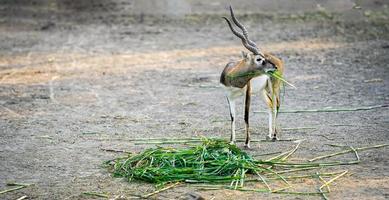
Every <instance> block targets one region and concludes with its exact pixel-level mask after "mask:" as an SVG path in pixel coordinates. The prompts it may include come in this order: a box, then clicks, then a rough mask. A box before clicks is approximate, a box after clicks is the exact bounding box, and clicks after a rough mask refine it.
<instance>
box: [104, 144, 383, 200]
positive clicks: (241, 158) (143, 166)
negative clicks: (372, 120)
mask: <svg viewBox="0 0 389 200" xmlns="http://www.w3.org/2000/svg"><path fill="white" fill-rule="evenodd" d="M198 140H200V139H198ZM201 140H202V142H201V143H200V144H199V143H196V142H197V140H195V139H191V140H190V141H188V144H191V146H189V147H187V148H180V149H178V148H172V147H156V148H149V149H146V150H145V151H143V152H141V153H139V154H128V156H126V157H121V158H117V159H114V160H111V161H107V162H106V164H107V166H108V168H109V169H110V171H111V172H112V173H113V175H114V177H124V178H126V179H127V180H128V181H133V180H140V181H145V182H149V183H154V184H156V185H157V186H160V187H161V186H164V185H166V184H170V183H173V184H174V186H176V185H178V184H181V183H187V184H194V186H195V187H197V188H198V189H202V190H211V189H233V190H241V191H250V192H269V193H287V194H296V195H321V196H323V197H325V198H326V194H327V193H329V187H330V184H331V183H332V182H334V181H335V180H337V179H338V178H340V177H342V176H344V175H345V174H347V173H348V171H347V170H342V171H339V170H338V171H329V169H330V168H331V167H334V166H340V165H351V164H357V163H359V162H360V159H359V156H358V157H357V158H358V159H357V160H356V161H333V162H312V161H313V160H318V159H322V158H326V156H321V157H318V158H314V159H313V160H312V159H311V160H307V161H303V162H289V161H288V159H289V158H290V157H291V156H292V155H293V154H294V153H295V152H296V150H297V149H298V148H299V144H300V143H298V144H297V145H296V146H295V147H294V148H293V149H291V150H289V151H286V152H283V153H280V154H279V155H277V156H274V157H272V158H268V159H257V158H254V157H253V156H251V155H249V154H248V153H246V152H245V151H243V150H241V149H239V148H238V147H237V146H235V145H231V144H229V143H228V142H227V141H224V140H221V139H206V138H202V139H201ZM195 144H197V145H195ZM384 146H387V145H378V146H373V147H367V148H366V147H365V148H353V151H348V152H354V153H355V154H356V155H357V150H366V149H371V148H379V147H384ZM330 155H331V156H333V155H338V154H330ZM298 179H300V180H301V179H311V180H314V181H316V182H318V183H319V184H318V185H316V186H315V187H314V188H312V185H310V186H308V185H307V187H308V188H304V189H303V190H302V191H298V190H299V189H297V188H295V187H294V186H295V185H296V182H295V181H296V180H298ZM253 182H254V183H255V182H256V183H257V184H252V183H253ZM258 183H259V184H261V185H262V187H260V188H258ZM297 185H299V187H298V188H300V189H301V182H300V183H298V184H297ZM171 187H173V186H172V185H170V186H168V188H171ZM165 189H166V188H164V189H161V190H160V191H163V190H165ZM308 190H309V191H308ZM157 191H159V190H157ZM154 194H156V192H154V193H150V194H149V195H154ZM143 196H144V195H143ZM146 196H147V195H146Z"/></svg>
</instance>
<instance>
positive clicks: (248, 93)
mask: <svg viewBox="0 0 389 200" xmlns="http://www.w3.org/2000/svg"><path fill="white" fill-rule="evenodd" d="M250 103H251V84H250V82H248V83H247V88H246V99H245V106H244V108H245V109H244V121H245V124H246V141H245V143H244V146H245V147H246V148H250V131H249V119H250V118H249V114H250Z"/></svg>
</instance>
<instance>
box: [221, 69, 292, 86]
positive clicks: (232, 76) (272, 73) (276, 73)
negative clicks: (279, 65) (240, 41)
mask: <svg viewBox="0 0 389 200" xmlns="http://www.w3.org/2000/svg"><path fill="white" fill-rule="evenodd" d="M263 74H267V75H269V76H270V77H273V78H275V79H278V80H280V81H282V82H283V83H285V84H286V85H289V86H290V87H292V88H296V87H295V86H294V85H293V84H291V83H289V82H288V81H287V80H285V79H284V77H283V76H282V74H281V73H280V71H278V70H275V71H268V72H265V73H263V72H245V73H236V74H230V75H228V76H227V77H228V78H229V79H230V80H234V79H237V78H242V77H249V76H251V77H255V76H259V75H263Z"/></svg>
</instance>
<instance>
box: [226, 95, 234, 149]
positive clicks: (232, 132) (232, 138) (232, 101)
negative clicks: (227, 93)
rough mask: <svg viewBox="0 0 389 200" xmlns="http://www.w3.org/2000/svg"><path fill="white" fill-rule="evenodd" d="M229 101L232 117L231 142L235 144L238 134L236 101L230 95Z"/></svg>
mask: <svg viewBox="0 0 389 200" xmlns="http://www.w3.org/2000/svg"><path fill="white" fill-rule="evenodd" d="M227 101H228V106H229V108H230V117H231V138H230V144H234V143H235V141H236V136H235V101H234V100H233V99H232V98H229V97H227Z"/></svg>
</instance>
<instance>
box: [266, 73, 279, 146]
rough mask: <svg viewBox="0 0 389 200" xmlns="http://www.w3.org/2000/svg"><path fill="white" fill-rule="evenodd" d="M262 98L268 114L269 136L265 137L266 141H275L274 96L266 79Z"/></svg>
mask: <svg viewBox="0 0 389 200" xmlns="http://www.w3.org/2000/svg"><path fill="white" fill-rule="evenodd" d="M263 98H264V100H265V102H266V104H267V107H268V113H269V135H268V136H267V137H266V139H268V140H275V139H276V134H275V132H276V131H275V119H276V109H275V106H276V105H275V95H274V93H273V88H272V83H271V80H270V79H268V81H267V84H266V87H265V89H264V90H263Z"/></svg>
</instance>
